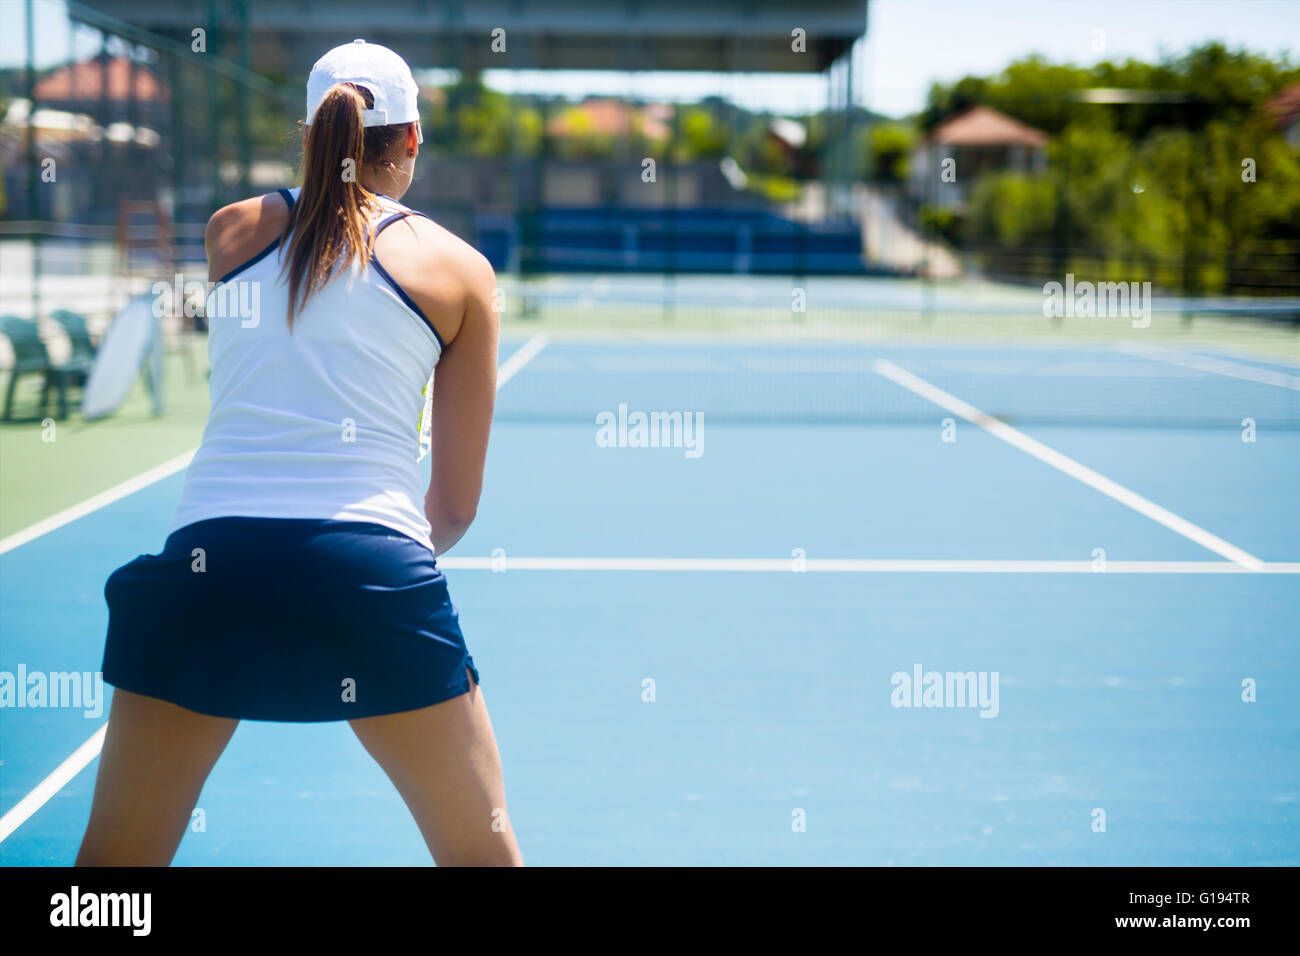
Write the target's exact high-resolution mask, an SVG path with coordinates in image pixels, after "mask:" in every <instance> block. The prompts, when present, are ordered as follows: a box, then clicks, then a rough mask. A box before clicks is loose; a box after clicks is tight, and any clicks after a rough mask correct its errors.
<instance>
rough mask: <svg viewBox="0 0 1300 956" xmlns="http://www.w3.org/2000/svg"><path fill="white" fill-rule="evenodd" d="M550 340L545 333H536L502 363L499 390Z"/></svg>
mask: <svg viewBox="0 0 1300 956" xmlns="http://www.w3.org/2000/svg"><path fill="white" fill-rule="evenodd" d="M547 341H549V340H548V339H547V338H546V336H544V335H534V336H533V337H532V338H531V339H529V340H528V341H527V342H525V343H524V344H523V345H521V346H520V347H519V351H517V352H515V354H514V355H512V356H510V358H508V359H506V360H505V361H504V362H502V363H501V367H500V368H499V369H497V391H500V390H501V386H502V385H504V384H505V383H506V382H508V381H510V380H511V379H512V378H514V376H515V373H516V372H518V371H519V370H520V369H521V368H523V367H524V366H525V365H527V364H528V363H529V362H531V361H532V360H533V359H535V358H536V357H537V353H538V352H540V351H541V350H542V349H544V348H546V343H547Z"/></svg>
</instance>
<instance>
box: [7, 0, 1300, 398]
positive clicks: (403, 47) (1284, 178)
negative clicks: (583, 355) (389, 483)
mask: <svg viewBox="0 0 1300 956" xmlns="http://www.w3.org/2000/svg"><path fill="white" fill-rule="evenodd" d="M5 9H6V11H7V12H8V14H9V16H10V21H9V22H10V25H11V27H12V29H10V30H8V31H6V33H5V36H4V38H3V46H0V116H2V117H3V119H2V121H0V160H2V161H3V178H2V180H0V269H2V270H3V274H4V284H3V293H0V313H3V314H5V315H7V316H10V317H12V318H17V319H23V320H28V321H36V322H37V323H38V325H39V337H40V338H41V339H42V340H43V341H45V343H46V346H47V349H48V351H49V352H50V355H49V362H50V364H52V365H54V366H60V365H61V364H63V365H66V364H67V363H69V362H71V363H73V365H78V364H79V363H80V364H84V363H85V362H86V361H88V360H89V356H91V355H92V354H93V349H94V347H95V344H96V343H97V341H98V339H99V337H100V336H101V335H102V333H103V331H104V328H105V326H106V324H107V322H108V321H109V319H110V318H111V317H112V316H113V315H114V314H115V313H116V312H117V311H118V309H120V307H121V306H122V304H123V303H124V301H125V300H126V298H127V297H129V296H130V295H132V294H138V293H140V292H141V291H143V290H146V289H148V288H149V287H150V286H151V285H152V283H153V282H155V281H158V280H159V278H160V277H163V278H166V279H167V280H168V281H171V277H172V276H174V275H177V274H182V275H184V276H186V277H188V278H197V279H204V278H206V275H205V273H206V268H205V265H204V261H203V247H202V234H203V225H204V223H205V222H206V220H207V217H208V216H209V215H210V214H211V213H212V211H214V210H215V209H217V208H219V207H220V206H221V205H223V204H225V203H227V202H230V201H233V200H235V199H237V198H240V197H244V196H247V195H251V194H255V193H259V192H266V191H271V190H274V189H276V188H278V187H280V186H285V185H293V184H294V183H295V177H296V162H297V159H298V156H299V151H300V134H299V132H298V130H299V125H298V124H299V121H300V119H301V113H302V100H303V84H304V78H305V76H306V74H307V72H308V71H309V70H310V67H311V64H312V63H313V62H314V60H315V58H316V57H317V56H318V55H319V54H320V52H321V51H323V50H324V49H327V48H329V47H330V46H331V45H334V44H336V43H337V42H339V41H341V40H346V39H349V38H351V37H352V35H353V34H357V35H361V34H364V35H365V36H366V37H367V38H369V39H370V40H371V41H372V42H380V43H384V44H387V45H389V46H391V47H392V48H393V49H396V50H397V51H398V52H399V53H401V54H402V55H403V56H404V57H405V58H406V59H407V60H408V61H409V62H410V63H411V64H412V66H413V68H414V69H415V71H416V74H417V76H418V78H419V79H420V81H421V84H422V93H421V95H422V112H423V125H424V128H425V130H426V142H425V145H424V149H423V152H422V153H421V157H420V161H419V166H418V169H417V175H416V179H415V182H414V184H413V186H412V188H411V191H410V193H409V194H408V195H407V197H406V201H407V202H408V203H409V204H411V205H412V206H414V207H415V208H418V209H421V210H423V211H425V212H427V213H428V214H429V215H431V216H433V217H434V218H435V219H436V220H438V221H439V222H441V223H443V224H444V225H445V226H447V227H448V228H449V229H451V230H452V231H454V232H455V233H456V234H458V235H460V236H462V237H463V238H464V239H466V240H467V241H469V242H470V243H472V244H473V245H475V246H476V247H477V248H479V249H480V250H481V251H482V252H483V253H484V254H485V255H487V257H488V258H489V259H490V260H491V261H492V263H493V265H494V266H495V267H496V269H497V270H498V274H499V275H500V276H501V279H502V287H503V291H504V293H505V294H504V298H503V303H502V304H503V309H504V313H505V316H506V318H507V320H508V321H515V320H521V321H522V320H532V321H538V322H544V323H547V324H549V325H551V326H557V327H559V329H560V330H561V331H563V330H566V329H570V328H573V329H581V330H584V331H591V330H592V329H593V328H594V329H595V330H598V331H601V332H609V331H612V330H618V329H623V330H624V331H629V332H631V331H636V332H641V331H650V332H655V331H661V330H662V322H661V321H660V320H666V321H668V320H671V321H675V322H676V323H677V324H676V325H674V326H673V329H674V330H676V331H680V330H681V329H682V328H683V327H694V328H701V329H711V330H714V331H737V330H742V329H743V330H748V332H749V333H753V334H783V333H787V332H791V331H794V332H795V333H796V334H797V335H800V336H805V337H806V336H808V335H821V334H826V335H833V336H848V337H862V336H864V335H868V336H873V337H879V336H924V337H929V338H932V339H942V338H947V337H953V336H955V337H966V336H980V337H987V336H990V335H993V336H998V337H1001V338H1004V339H1005V338H1013V339H1023V338H1042V337H1044V336H1047V337H1060V336H1069V337H1075V338H1078V337H1084V338H1101V339H1107V340H1110V339H1113V337H1114V336H1115V335H1116V334H1118V333H1116V331H1115V326H1114V323H1107V322H1105V321H1098V320H1097V319H1096V318H1092V319H1089V320H1087V321H1084V320H1076V321H1068V320H1067V317H1064V316H1056V317H1053V318H1052V319H1051V320H1050V321H1047V322H1043V321H1038V319H1039V318H1041V312H1042V297H1043V288H1044V285H1045V283H1048V282H1053V281H1056V282H1063V281H1064V278H1065V276H1066V275H1067V274H1068V275H1072V276H1074V277H1076V278H1077V279H1079V280H1085V279H1086V280H1087V281H1090V282H1094V283H1104V282H1139V283H1141V282H1150V283H1151V286H1152V289H1153V292H1152V296H1153V302H1152V305H1153V308H1154V311H1156V312H1157V313H1158V314H1159V318H1160V320H1161V321H1160V323H1159V324H1160V325H1161V326H1162V328H1163V327H1165V326H1167V330H1166V331H1167V333H1168V334H1169V335H1175V336H1176V337H1177V339H1178V341H1183V342H1187V341H1203V340H1204V341H1214V342H1218V343H1220V344H1231V345H1234V346H1239V345H1244V346H1245V347H1249V348H1260V349H1264V350H1266V351H1270V352H1273V353H1277V352H1278V351H1279V350H1281V351H1283V352H1284V353H1289V354H1291V355H1294V354H1295V350H1296V345H1295V343H1296V335H1295V329H1296V323H1297V322H1298V321H1300V310H1298V309H1297V304H1298V303H1300V132H1298V130H1300V85H1298V84H1300V69H1298V68H1297V66H1296V64H1295V62H1294V61H1293V59H1292V55H1291V53H1290V50H1289V48H1288V47H1287V46H1286V44H1285V43H1284V42H1282V41H1284V40H1285V38H1286V37H1287V36H1288V35H1292V36H1293V35H1294V31H1295V30H1296V28H1297V15H1296V7H1295V5H1294V4H1288V3H1260V4H1254V5H1251V4H1246V5H1245V6H1240V5H1238V7H1237V8H1236V9H1240V10H1242V11H1247V9H1248V11H1249V12H1248V13H1246V12H1243V14H1242V15H1241V16H1237V15H1233V14H1229V13H1228V12H1227V8H1226V7H1224V6H1222V5H1217V4H1211V3H1197V2H1190V3H1177V2H1165V3H1146V4H1143V3H1139V4H1118V5H1117V4H1105V3H1102V4H1099V5H1089V4H1077V3H1068V2H1062V3H1056V4H1041V5H1037V6H1036V7H1035V8H1034V10H1033V11H1032V13H1031V12H1030V11H1029V8H1028V7H1027V5H1025V4H1022V3H1015V2H1005V3H999V2H992V3H988V4H981V5H980V12H979V13H978V15H975V14H973V13H972V12H971V11H969V10H965V9H963V5H960V4H949V3H942V2H940V3H931V4H925V3H913V4H903V3H889V2H882V3H876V4H870V5H868V4H866V3H863V2H848V3H845V2H833V0H826V2H815V3H811V4H804V5H801V7H800V9H799V12H798V16H797V17H793V18H792V17H791V15H790V13H789V12H788V11H785V10H782V9H781V8H780V6H779V5H772V4H755V3H742V2H737V3H724V4H714V5H712V6H711V9H710V10H709V11H708V12H703V11H700V10H698V9H697V8H696V7H695V6H694V5H692V4H688V3H685V2H680V3H663V4H657V5H656V6H655V7H654V9H653V10H650V9H642V8H640V7H639V6H635V5H634V6H632V7H627V8H623V7H620V6H618V5H614V6H610V7H602V8H599V9H596V8H595V7H593V6H591V5H588V4H581V3H561V4H529V5H527V6H526V8H524V7H519V6H517V5H515V6H512V5H510V4H506V3H501V4H491V3H487V4H473V5H460V4H450V5H443V6H441V7H439V8H437V9H433V8H426V7H423V6H421V5H420V4H411V3H406V2H401V0H381V2H378V3H376V4H371V5H367V6H366V7H365V9H360V8H356V7H351V6H348V5H346V4H342V3H337V4H336V3H332V2H328V0H313V2H311V3H307V4H305V5H304V4H302V3H276V2H245V0H184V2H176V3H169V4H155V3H148V2H138V0H91V2H84V3H83V2H59V0H32V2H30V3H28V2H26V0H6V4H5ZM1279 44H1281V45H1279ZM701 276H703V277H707V278H704V279H700V278H699V277H701ZM794 289H799V290H801V293H802V296H803V298H802V299H801V300H800V301H799V302H798V303H797V305H796V306H794V307H792V304H791V300H792V290H794ZM800 309H802V311H800ZM64 313H71V314H72V316H73V318H71V319H65V320H63V321H59V320H58V319H57V318H55V316H56V314H58V315H63V314H64ZM1175 316H1176V317H1177V320H1178V321H1177V322H1176V323H1170V322H1166V321H1165V320H1166V319H1169V318H1170V317H1175ZM78 318H80V319H83V320H84V324H85V328H86V332H85V334H84V335H82V333H81V331H80V329H81V326H80V325H79V324H77V319H78ZM1102 318H1105V317H1102ZM1198 319H1202V320H1204V321H1203V322H1202V323H1201V324H1200V328H1196V327H1195V326H1196V324H1197V320H1198ZM166 331H167V334H168V341H169V343H170V348H169V355H172V354H173V353H176V354H179V355H181V356H183V359H184V363H185V365H184V368H185V370H186V372H185V376H184V377H182V378H180V379H176V378H175V376H172V377H171V378H170V379H169V381H171V382H172V383H173V384H176V383H185V382H188V383H194V382H196V381H197V380H196V379H195V378H194V376H193V375H192V374H191V371H192V369H193V368H195V367H196V361H195V357H194V356H192V355H190V351H191V350H190V349H189V345H188V341H187V340H188V337H189V336H190V335H191V334H192V333H195V332H201V331H202V317H201V316H199V317H198V318H197V320H186V319H185V318H184V317H180V318H172V317H169V320H168V322H167V323H166ZM18 334H24V333H21V332H20V333H18ZM1151 338H1152V339H1153V340H1155V339H1159V340H1161V341H1163V338H1160V333H1153V334H1152V336H1151ZM5 341H6V337H5V336H0V352H3V354H0V367H6V368H13V367H14V366H15V358H14V354H13V350H12V348H11V347H10V348H6V347H5V346H4V344H3V343H5ZM173 357H175V356H174V355H173ZM33 361H34V360H29V361H28V362H27V364H28V365H30V364H33ZM200 361H201V359H200ZM79 380H80V379H79V378H78V377H77V375H76V374H74V375H73V376H72V378H71V381H72V382H73V383H74V385H75V383H76V382H77V381H79ZM18 386H19V388H18V392H19V394H18V399H17V405H16V408H15V409H10V410H9V412H10V413H11V414H20V415H21V414H24V408H26V413H28V414H30V413H31V409H30V407H27V406H30V402H25V399H30V398H31V397H32V396H33V395H36V394H38V393H39V391H41V390H43V389H44V385H43V383H42V382H40V380H39V375H29V376H27V377H26V378H25V379H24V380H23V381H20V382H19V383H18ZM27 386H30V387H27ZM25 387H26V388H25ZM24 388H25V390H24ZM74 404H75V403H74ZM1185 409H1186V412H1187V414H1188V415H1192V416H1193V417H1194V411H1195V410H1194V409H1192V408H1190V407H1187V406H1185ZM38 411H39V410H38ZM1069 411H1070V409H1068V408H1063V409H1058V413H1059V414H1066V413H1068V412H1069ZM1076 411H1077V414H1078V415H1080V416H1082V415H1084V414H1086V413H1092V414H1095V413H1096V411H1097V407H1096V403H1089V404H1088V405H1087V406H1086V407H1080V408H1078V409H1077V410H1076Z"/></svg>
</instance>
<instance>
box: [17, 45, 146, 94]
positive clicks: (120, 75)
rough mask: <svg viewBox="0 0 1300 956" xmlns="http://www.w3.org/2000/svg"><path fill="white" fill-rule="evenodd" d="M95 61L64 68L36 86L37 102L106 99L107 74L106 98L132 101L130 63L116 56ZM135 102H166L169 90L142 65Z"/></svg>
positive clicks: (137, 75) (137, 81) (138, 65)
mask: <svg viewBox="0 0 1300 956" xmlns="http://www.w3.org/2000/svg"><path fill="white" fill-rule="evenodd" d="M105 62H106V61H104V60H103V59H102V58H100V57H96V58H94V59H91V60H84V61H82V62H81V63H73V64H72V65H71V66H62V67H59V68H58V69H57V70H55V71H54V72H53V73H51V74H50V75H49V76H47V77H45V79H43V80H41V81H40V82H39V83H37V84H36V89H35V94H36V101H37V102H38V103H39V102H41V101H43V100H97V99H100V98H101V96H103V91H104V86H105V84H104V79H105V74H107V80H108V83H107V98H108V99H110V100H127V99H130V93H131V61H130V60H128V59H127V58H126V57H122V56H115V57H110V58H109V59H108V60H107V69H105ZM135 98H136V99H137V100H141V101H144V102H149V101H166V99H167V89H166V87H164V86H163V85H162V83H160V82H159V80H158V77H157V76H155V75H154V73H153V71H152V70H150V69H149V67H147V66H145V65H144V64H143V63H137V64H136V65H135Z"/></svg>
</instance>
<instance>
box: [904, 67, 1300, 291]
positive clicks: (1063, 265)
mask: <svg viewBox="0 0 1300 956" xmlns="http://www.w3.org/2000/svg"><path fill="white" fill-rule="evenodd" d="M1297 81H1300V70H1298V69H1296V68H1294V67H1292V66H1290V64H1289V63H1287V62H1285V61H1284V62H1282V63H1275V62H1273V61H1270V60H1268V59H1266V58H1263V57H1259V56H1256V55H1253V54H1247V53H1240V52H1237V53H1234V52H1229V51H1228V50H1226V49H1225V48H1223V47H1222V46H1221V45H1219V44H1211V45H1208V46H1204V47H1201V48H1199V49H1196V50H1192V51H1191V52H1190V53H1188V54H1187V55H1186V56H1183V57H1179V58H1175V59H1167V60H1166V61H1164V62H1162V63H1160V64H1157V65H1149V64H1141V63H1134V62H1129V63H1126V64H1123V65H1121V66H1114V65H1112V64H1108V63H1103V64H1099V65H1097V66H1095V67H1090V68H1079V67H1073V66H1056V65H1051V64H1047V63H1044V62H1042V61H1041V60H1039V59H1030V60H1025V61H1021V62H1019V63H1015V64H1012V65H1011V66H1010V67H1008V68H1007V69H1006V70H1005V71H1004V72H1003V73H1002V74H1001V75H1000V76H998V77H996V78H993V79H983V78H978V77H966V78H964V79H962V80H960V81H958V82H957V83H955V84H953V85H952V86H950V87H935V89H934V90H933V91H932V94H931V101H930V106H929V108H928V109H927V112H926V114H925V116H924V117H923V123H929V124H933V123H934V122H937V121H938V119H939V118H941V117H943V116H946V115H947V114H948V113H949V112H951V111H952V110H955V109H958V108H961V107H962V106H963V105H969V104H970V103H973V102H976V101H979V102H984V103H987V104H988V105H990V106H992V107H993V108H995V109H999V110H1002V111H1004V112H1006V113H1009V114H1010V115H1012V116H1015V117H1016V118H1018V119H1020V120H1022V121H1024V122H1027V123H1029V124H1031V125H1034V126H1038V127H1040V128H1042V129H1044V130H1047V131H1048V132H1049V133H1051V134H1052V140H1051V141H1050V143H1049V146H1048V165H1047V170H1046V172H1045V173H1044V174H1042V175H1032V174H1031V175H1018V174H1011V173H1006V174H999V175H988V176H985V177H983V178H982V179H981V180H980V181H979V182H978V183H977V184H976V185H975V187H974V189H973V190H972V192H971V194H970V196H969V198H968V204H967V215H968V221H967V223H966V225H965V228H964V229H961V230H959V231H958V232H959V235H956V236H955V238H956V239H959V240H960V241H961V243H962V244H964V245H965V246H966V248H967V249H968V250H969V251H971V252H975V253H976V254H977V255H979V256H980V257H982V258H983V260H984V262H985V264H986V266H989V267H991V268H993V269H994V270H996V271H998V272H1001V273H1009V274H1015V275H1022V276H1025V277H1040V276H1042V275H1044V274H1050V275H1059V274H1060V273H1062V272H1066V271H1073V272H1076V273H1085V274H1087V275H1088V277H1089V278H1091V279H1094V280H1097V281H1119V280H1133V279H1138V278H1141V279H1150V280H1151V281H1152V282H1153V283H1155V284H1156V285H1157V286H1163V287H1165V288H1185V289H1187V290H1188V291H1190V292H1193V293H1202V294H1209V293H1220V292H1225V291H1234V292H1243V293H1244V292H1261V291H1284V292H1290V294H1296V292H1297V289H1296V283H1297V276H1296V273H1295V267H1294V263H1295V261H1296V257H1297V255H1300V154H1297V151H1296V150H1295V149H1293V148H1291V147H1290V146H1288V145H1287V143H1286V142H1285V141H1284V139H1283V137H1282V135H1281V132H1280V131H1279V130H1278V129H1277V127H1276V125H1275V124H1274V122H1273V120H1272V117H1271V116H1270V115H1269V114H1268V112H1267V110H1266V104H1267V102H1268V100H1269V99H1270V98H1271V97H1272V96H1274V95H1276V93H1277V92H1278V91H1279V90H1280V89H1282V88H1283V87H1284V86H1286V85H1288V84H1290V83H1294V82H1297ZM1089 87H1119V88H1123V89H1135V90H1146V91H1151V92H1157V93H1164V94H1178V95H1180V96H1182V97H1184V100H1183V101H1181V102H1164V103H1139V104H1122V105H1102V104H1088V103H1081V102H1078V101H1077V97H1076V98H1075V99H1070V95H1071V94H1073V93H1077V91H1079V90H1082V89H1086V88H1089ZM1248 159H1249V160H1253V161H1254V168H1255V171H1256V172H1255V175H1256V181H1254V182H1251V181H1247V179H1248V178H1249V177H1245V178H1243V162H1244V161H1245V160H1248ZM941 231H942V230H941Z"/></svg>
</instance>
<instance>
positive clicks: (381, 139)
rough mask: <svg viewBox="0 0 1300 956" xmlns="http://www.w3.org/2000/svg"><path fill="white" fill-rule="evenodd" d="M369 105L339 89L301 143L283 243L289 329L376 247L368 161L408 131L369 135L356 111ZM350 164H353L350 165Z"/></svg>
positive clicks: (364, 94)
mask: <svg viewBox="0 0 1300 956" xmlns="http://www.w3.org/2000/svg"><path fill="white" fill-rule="evenodd" d="M373 103H374V100H373V97H372V96H371V94H370V91H369V90H366V89H365V88H364V87H361V86H358V85H356V84H354V83H337V84H335V85H334V86H332V87H330V89H329V92H327V93H326V94H325V98H324V99H323V100H322V101H321V103H320V106H319V107H317V109H316V113H315V115H314V116H313V117H312V122H311V125H310V126H308V127H307V129H306V132H305V133H304V135H303V160H302V190H301V192H300V193H299V196H298V201H297V202H296V203H294V204H293V207H292V208H291V209H290V210H289V220H288V222H286V223H285V227H284V232H283V233H282V234H281V236H280V243H281V245H282V246H283V245H284V243H285V242H286V240H287V242H288V246H287V249H286V253H285V257H284V272H285V273H286V274H287V276H288V280H289V315H288V321H289V328H290V329H292V328H293V318H294V314H295V312H297V311H298V310H299V309H301V308H302V307H303V306H304V305H305V304H306V302H307V299H308V298H309V297H310V296H311V295H312V293H314V292H316V291H318V290H319V289H320V288H321V287H322V286H324V285H325V283H327V282H328V281H329V280H330V279H331V278H332V277H333V275H334V274H335V273H336V272H337V271H340V270H343V269H347V268H348V267H350V266H351V265H352V263H353V262H354V261H361V262H365V261H366V260H368V259H369V258H370V254H371V251H372V249H373V247H374V235H373V234H372V233H371V231H370V230H369V229H368V228H367V227H366V226H367V220H368V218H369V213H370V212H371V211H372V210H374V209H377V208H379V203H378V201H377V199H376V197H375V194H374V193H372V192H370V190H368V189H366V188H365V187H364V186H362V185H361V170H362V168H363V167H364V166H365V164H366V161H367V156H369V157H370V159H371V161H372V162H373V161H374V160H379V159H383V158H384V157H386V156H387V154H388V150H389V149H390V148H391V147H392V145H393V143H394V141H395V140H396V139H397V137H398V136H399V135H400V134H401V133H402V132H404V131H405V129H406V124H402V125H395V126H375V127H370V128H369V129H367V128H366V127H365V125H364V124H363V122H362V116H361V111H362V110H365V109H370V108H371V107H372V106H373ZM349 160H350V161H351V162H349Z"/></svg>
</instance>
